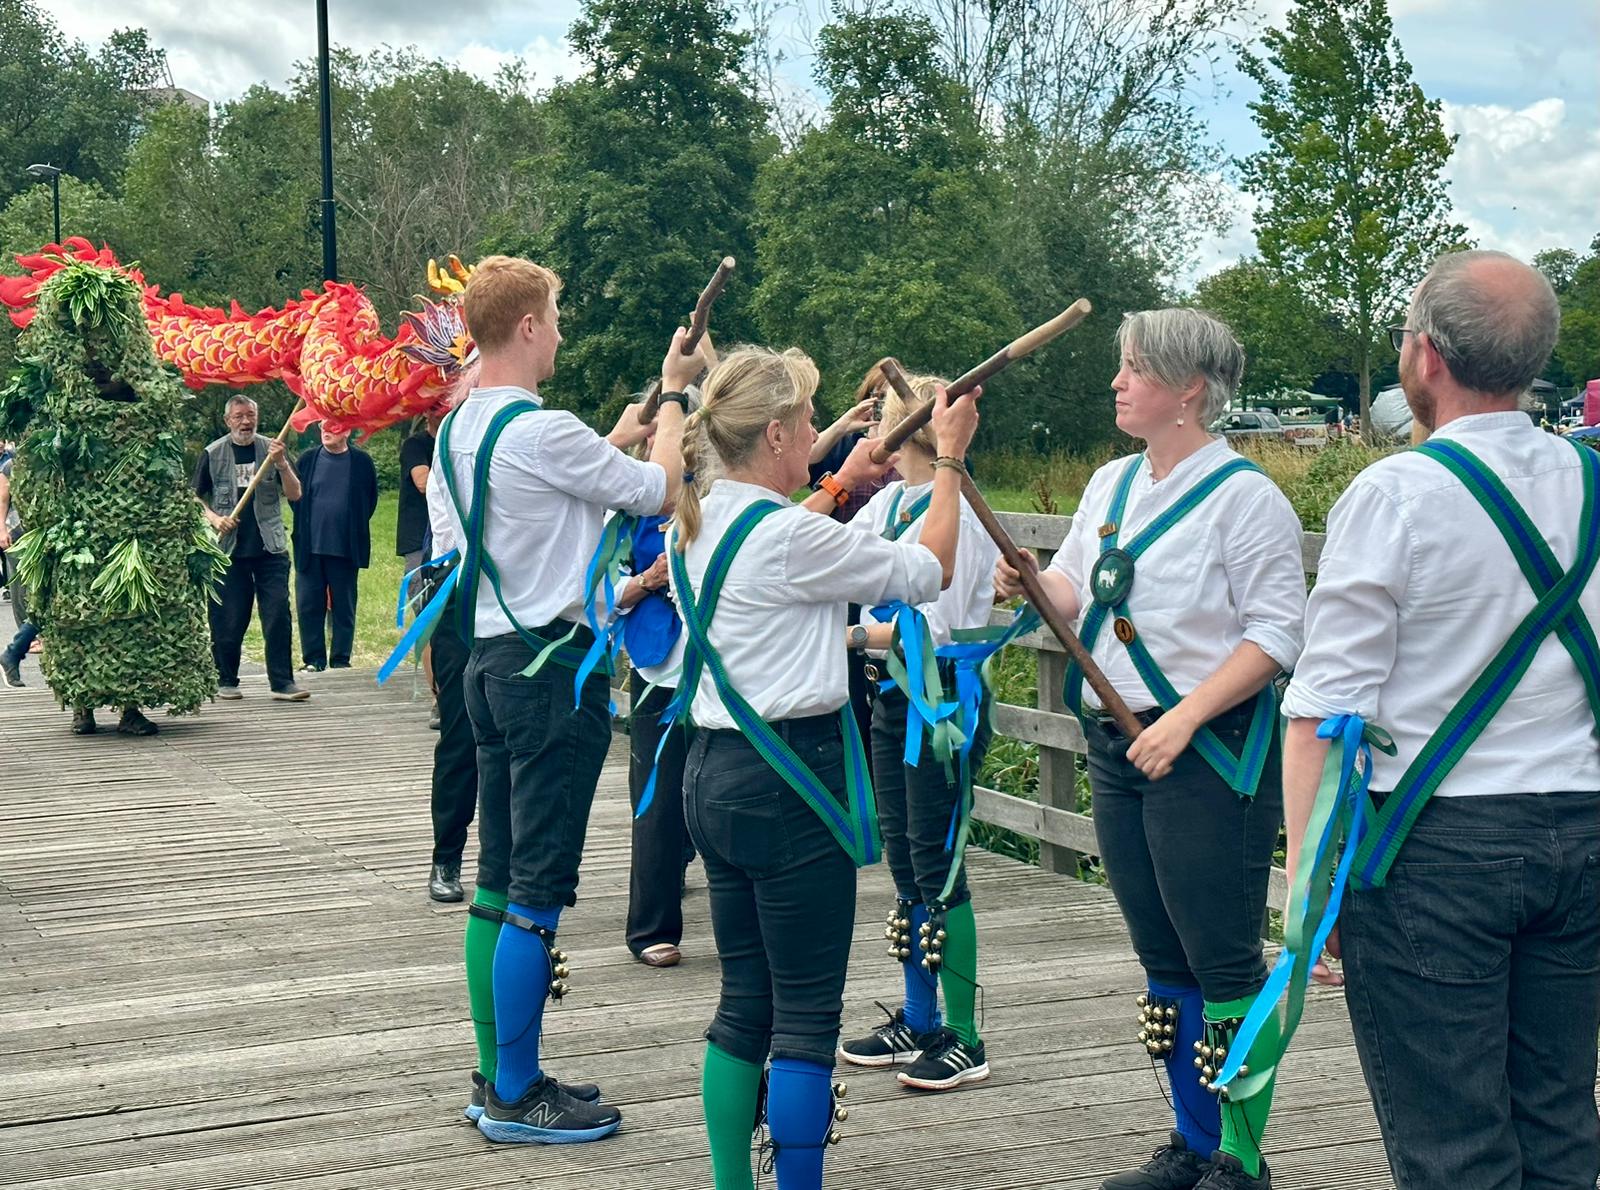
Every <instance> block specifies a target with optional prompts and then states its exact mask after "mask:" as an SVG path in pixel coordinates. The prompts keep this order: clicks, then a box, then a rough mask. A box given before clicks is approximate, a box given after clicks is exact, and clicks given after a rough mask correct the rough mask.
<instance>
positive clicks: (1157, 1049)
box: [1144, 1041, 1161, 1054]
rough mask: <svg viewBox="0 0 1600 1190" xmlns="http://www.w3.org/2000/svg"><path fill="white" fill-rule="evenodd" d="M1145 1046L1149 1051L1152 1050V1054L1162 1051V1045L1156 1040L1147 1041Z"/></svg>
mask: <svg viewBox="0 0 1600 1190" xmlns="http://www.w3.org/2000/svg"><path fill="white" fill-rule="evenodd" d="M1144 1048H1145V1049H1147V1050H1149V1051H1150V1052H1151V1053H1152V1054H1159V1053H1160V1052H1161V1046H1159V1045H1158V1044H1157V1043H1155V1042H1154V1041H1152V1042H1148V1043H1147V1044H1146V1045H1145V1047H1144Z"/></svg>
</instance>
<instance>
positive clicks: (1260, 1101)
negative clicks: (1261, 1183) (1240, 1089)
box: [1205, 996, 1280, 1178]
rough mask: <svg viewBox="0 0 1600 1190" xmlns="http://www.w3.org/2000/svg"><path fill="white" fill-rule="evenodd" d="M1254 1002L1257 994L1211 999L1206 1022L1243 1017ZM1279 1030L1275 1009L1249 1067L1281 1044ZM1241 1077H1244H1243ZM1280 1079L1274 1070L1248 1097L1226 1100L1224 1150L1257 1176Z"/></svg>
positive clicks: (1252, 1050)
mask: <svg viewBox="0 0 1600 1190" xmlns="http://www.w3.org/2000/svg"><path fill="white" fill-rule="evenodd" d="M1253 1003H1255V997H1254V996H1245V997H1243V998H1242V999H1239V1000H1228V1001H1225V1002H1224V1003H1221V1004H1217V1003H1213V1002H1212V1001H1210V1000H1207V1001H1206V1006H1205V1017H1206V1022H1207V1023H1208V1024H1209V1023H1211V1022H1214V1021H1225V1020H1232V1019H1234V1018H1242V1017H1243V1016H1244V1015H1245V1013H1247V1012H1249V1011H1250V1005H1251V1004H1253ZM1279 1031H1280V1022H1279V1020H1278V1014H1277V1013H1276V1012H1274V1013H1272V1014H1271V1015H1270V1016H1268V1017H1267V1019H1266V1022H1265V1023H1264V1024H1263V1025H1262V1027H1261V1032H1260V1033H1258V1034H1257V1035H1256V1040H1255V1044H1254V1045H1252V1046H1251V1047H1250V1055H1247V1056H1246V1058H1245V1061H1244V1065H1245V1066H1246V1067H1248V1066H1250V1064H1251V1057H1252V1056H1253V1055H1256V1054H1266V1053H1271V1052H1272V1051H1273V1050H1274V1049H1276V1048H1277V1042H1278V1036H1279ZM1232 1040H1233V1039H1232V1038H1231V1037H1230V1038H1228V1041H1227V1042H1225V1043H1224V1044H1229V1043H1231V1042H1232ZM1237 1081H1241V1082H1242V1081H1244V1080H1243V1078H1241V1079H1240V1080H1237ZM1276 1082H1277V1072H1276V1071H1274V1072H1273V1074H1272V1075H1271V1076H1270V1077H1269V1078H1268V1079H1267V1081H1266V1083H1265V1084H1264V1085H1263V1086H1262V1087H1261V1088H1260V1089H1259V1090H1257V1091H1256V1093H1255V1094H1253V1095H1251V1096H1250V1097H1249V1098H1248V1099H1232V1098H1228V1099H1224V1100H1223V1101H1222V1151H1223V1152H1224V1153H1227V1154H1228V1155H1229V1156H1231V1157H1236V1158H1238V1160H1239V1164H1240V1165H1242V1166H1244V1171H1245V1173H1247V1174H1249V1175H1250V1176H1251V1177H1253V1178H1255V1177H1260V1176H1261V1138H1262V1136H1263V1135H1264V1134H1265V1133H1266V1130H1267V1116H1268V1114H1269V1113H1270V1112H1271V1111H1272V1092H1273V1087H1274V1084H1276Z"/></svg>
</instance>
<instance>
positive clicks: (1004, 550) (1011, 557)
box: [879, 302, 1143, 740]
mask: <svg viewBox="0 0 1600 1190" xmlns="http://www.w3.org/2000/svg"><path fill="white" fill-rule="evenodd" d="M1079 304H1080V305H1085V306H1087V305H1088V303H1087V302H1081V303H1079ZM1076 308H1077V307H1076V306H1074V307H1073V309H1076ZM1071 312H1072V310H1068V311H1067V313H1068V314H1070V313H1071ZM1062 317H1065V315H1063V316H1062ZM1080 317H1081V316H1080ZM1057 321H1059V319H1058V320H1057ZM1045 325H1046V326H1049V325H1051V324H1050V323H1046V324H1045ZM1001 354H1002V355H1003V354H1004V352H1002V353H1001ZM1024 354H1026V353H1024ZM999 358H1000V357H999V356H998V355H997V356H994V357H992V358H991V359H990V360H988V361H985V363H983V364H982V365H980V367H988V365H989V364H990V363H992V362H993V361H994V360H995V359H999ZM879 367H880V368H881V369H882V371H883V378H884V379H885V380H887V381H888V382H889V384H890V385H891V386H893V388H894V391H895V392H897V393H899V394H900V399H901V400H902V401H904V402H905V403H906V407H907V408H908V409H911V408H915V407H916V405H917V397H916V394H915V393H913V392H912V391H911V385H910V384H908V383H907V382H906V376H905V373H904V372H902V371H901V370H900V365H899V364H898V363H896V362H895V361H894V360H892V359H886V360H884V361H883V362H882V363H881V364H880V365H879ZM1003 367H1005V363H1001V364H1000V365H999V367H997V368H996V369H995V371H996V372H997V371H999V370H1000V368H1003ZM974 371H977V369H974ZM971 374H972V373H971V372H969V373H968V374H967V375H968V376H970V375H971ZM990 375H993V372H991V373H990ZM962 379H963V380H965V379H966V377H962ZM956 383H958V384H959V383H960V381H957V382H956ZM967 387H968V389H969V390H970V389H971V388H973V387H974V385H971V384H969V385H968V386H967ZM946 391H947V392H953V391H954V385H952V386H951V388H950V389H947V390H946ZM929 407H930V409H931V402H930V403H929ZM929 416H932V414H931V413H930V414H929ZM910 420H911V419H910V418H909V417H908V418H907V419H906V421H910ZM905 424H906V423H905V422H901V423H900V425H899V426H896V427H895V428H894V430H892V431H891V432H890V434H889V436H888V437H887V438H885V439H884V441H885V442H889V441H898V440H903V439H904V438H905V437H906V435H904V434H901V433H900V426H903V425H905ZM961 494H962V495H963V496H965V497H966V498H967V503H968V504H970V505H972V511H973V512H975V513H977V515H978V520H979V522H980V523H982V525H983V528H984V531H985V532H987V533H988V534H989V537H990V538H991V539H992V540H993V541H994V543H995V545H997V546H999V547H1000V556H1001V557H1003V558H1004V559H1005V560H1006V564H1007V565H1008V566H1010V567H1011V569H1013V570H1015V571H1016V572H1017V574H1018V576H1019V577H1020V578H1021V579H1022V593H1023V595H1024V596H1026V597H1027V600H1028V602H1029V603H1031V604H1032V605H1033V610H1034V611H1036V612H1038V613H1039V618H1040V619H1041V620H1043V621H1044V622H1045V626H1046V627H1047V628H1049V629H1050V631H1051V632H1053V633H1055V636H1056V639H1057V640H1059V641H1060V642H1061V647H1062V648H1064V649H1066V651H1067V654H1068V655H1069V656H1070V657H1071V658H1072V660H1073V661H1074V662H1075V663H1076V664H1077V666H1078V668H1079V669H1081V670H1083V680H1084V681H1086V682H1088V683H1089V688H1090V689H1091V690H1093V691H1094V692H1095V694H1096V695H1097V696H1098V697H1099V699H1100V705H1101V706H1102V707H1104V708H1105V710H1106V714H1108V715H1110V716H1111V717H1112V718H1113V719H1115V720H1116V721H1117V727H1118V729H1119V730H1120V731H1121V732H1122V734H1123V735H1125V736H1127V737H1128V739H1130V740H1133V739H1137V738H1138V737H1139V732H1140V731H1142V730H1143V725H1142V724H1141V723H1140V722H1139V720H1137V719H1135V718H1134V716H1133V712H1132V711H1131V710H1129V709H1128V704H1127V703H1126V702H1124V701H1123V699H1122V695H1120V694H1118V693H1117V691H1116V689H1115V688H1114V687H1113V686H1112V685H1111V682H1110V680H1109V679H1107V677H1106V675H1105V672H1104V671H1103V670H1102V669H1101V668H1100V666H1099V664H1098V663H1096V661H1095V659H1094V658H1093V657H1092V656H1091V655H1090V653H1089V650H1088V649H1086V648H1084V647H1083V642H1082V641H1080V640H1079V639H1078V635H1077V633H1075V632H1073V631H1072V626H1071V625H1070V624H1068V623H1067V621H1066V619H1065V618H1064V617H1063V616H1062V615H1061V613H1060V612H1058V611H1057V610H1056V605H1055V604H1054V603H1053V602H1052V601H1051V599H1050V596H1049V594H1048V593H1046V591H1045V589H1044V584H1043V583H1041V582H1040V581H1039V574H1038V571H1037V570H1035V569H1034V568H1033V567H1032V566H1030V565H1029V563H1030V562H1032V561H1033V559H1031V558H1028V559H1024V558H1023V556H1022V550H1021V549H1020V548H1018V546H1017V543H1016V542H1014V541H1012V540H1011V534H1009V533H1007V532H1006V530H1005V526H1004V525H1002V524H1001V523H1000V518H999V517H997V516H995V515H994V509H992V508H990V507H989V502H988V501H987V500H985V499H984V498H983V493H982V492H980V491H979V490H978V485H977V484H975V483H973V482H972V476H970V475H968V474H967V472H966V469H965V468H962V471H961ZM1035 565H1037V564H1035Z"/></svg>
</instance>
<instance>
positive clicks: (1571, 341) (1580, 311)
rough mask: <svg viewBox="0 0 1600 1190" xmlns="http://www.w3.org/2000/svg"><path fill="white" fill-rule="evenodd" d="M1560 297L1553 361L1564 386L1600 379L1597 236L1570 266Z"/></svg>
mask: <svg viewBox="0 0 1600 1190" xmlns="http://www.w3.org/2000/svg"><path fill="white" fill-rule="evenodd" d="M1560 296H1561V338H1560V339H1559V340H1557V342H1556V361H1557V363H1558V364H1559V366H1560V368H1561V369H1562V371H1563V372H1564V373H1565V374H1566V377H1567V379H1566V383H1569V384H1575V385H1581V384H1583V383H1585V382H1586V381H1589V380H1596V379H1600V235H1597V236H1595V238H1594V240H1593V241H1592V242H1591V243H1590V244H1589V253H1588V255H1587V256H1585V257H1583V258H1582V259H1581V260H1579V261H1578V262H1577V263H1576V264H1575V265H1574V266H1573V269H1572V280H1571V281H1570V283H1569V284H1568V285H1567V286H1566V287H1565V288H1564V290H1562V291H1561V294H1560Z"/></svg>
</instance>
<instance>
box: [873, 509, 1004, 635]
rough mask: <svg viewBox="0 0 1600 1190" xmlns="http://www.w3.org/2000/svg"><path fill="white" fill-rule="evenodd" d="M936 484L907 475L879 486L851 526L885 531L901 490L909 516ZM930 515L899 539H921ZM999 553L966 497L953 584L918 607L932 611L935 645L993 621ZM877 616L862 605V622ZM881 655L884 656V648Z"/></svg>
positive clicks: (929, 617) (930, 628)
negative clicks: (960, 631)
mask: <svg viewBox="0 0 1600 1190" xmlns="http://www.w3.org/2000/svg"><path fill="white" fill-rule="evenodd" d="M932 489H933V484H932V483H921V484H917V485H916V486H914V487H913V486H911V485H909V484H907V483H906V482H905V481H904V480H900V481H898V482H895V483H892V484H890V485H889V486H888V487H885V488H881V489H880V490H878V491H877V492H874V493H873V496H872V499H870V500H868V501H867V503H866V504H865V505H864V506H863V507H862V508H861V511H860V512H858V513H856V515H855V516H853V517H852V518H851V519H850V521H849V525H850V527H851V528H852V529H857V530H860V531H862V532H867V533H872V534H875V535H877V536H879V537H882V536H883V531H884V529H886V528H888V525H889V511H890V509H891V508H893V507H894V497H895V493H896V492H903V493H904V494H903V495H902V496H901V497H900V507H899V511H898V513H897V515H898V516H904V515H905V514H906V513H907V512H909V511H910V510H911V506H912V505H913V504H915V503H916V502H917V501H918V500H920V499H921V498H922V497H923V496H924V495H925V494H926V493H928V492H930V491H932ZM926 520H927V518H926V516H921V517H918V518H917V519H916V520H915V521H914V522H912V523H911V524H910V525H909V526H908V527H907V528H906V530H905V532H904V533H902V534H901V535H900V537H899V538H898V539H897V540H899V541H901V542H912V541H921V540H922V526H923V525H924V523H925V522H926ZM999 558H1000V548H999V547H998V546H997V545H995V543H994V542H993V541H991V540H990V539H989V534H988V533H987V532H986V531H985V530H984V527H983V524H982V522H981V521H979V520H978V514H977V513H975V512H973V511H972V508H971V506H970V505H968V503H967V501H966V498H965V497H962V500H961V533H960V537H959V538H958V539H957V541H956V564H955V569H954V570H953V571H952V572H951V575H950V585H949V586H948V587H946V588H945V589H944V590H943V591H941V592H939V597H938V598H937V599H935V600H933V601H932V602H931V603H924V604H922V605H920V606H919V607H918V609H917V610H918V611H920V612H921V613H922V614H923V615H924V616H926V617H927V620H928V631H929V632H930V633H931V634H932V636H933V643H934V644H935V645H936V646H937V645H947V644H949V643H950V631H951V629H954V628H981V627H983V626H984V625H985V624H987V623H988V622H989V609H990V608H992V607H993V606H994V583H993V575H994V564H995V563H996V562H997V561H998V560H999ZM878 622H879V621H877V620H875V619H873V617H872V615H871V612H870V610H869V609H868V608H865V607H863V608H862V609H861V617H860V623H862V624H866V625H867V626H869V627H870V626H872V625H873V624H876V623H878ZM874 652H875V653H876V652H877V651H876V650H874ZM877 655H879V656H882V654H881V653H877Z"/></svg>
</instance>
